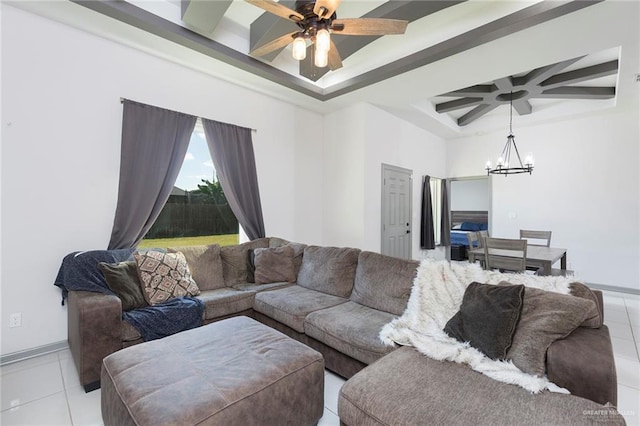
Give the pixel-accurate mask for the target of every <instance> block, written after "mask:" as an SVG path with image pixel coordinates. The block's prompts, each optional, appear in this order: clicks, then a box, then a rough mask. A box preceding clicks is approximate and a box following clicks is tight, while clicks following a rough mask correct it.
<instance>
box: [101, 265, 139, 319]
mask: <svg viewBox="0 0 640 426" xmlns="http://www.w3.org/2000/svg"><path fill="white" fill-rule="evenodd" d="M98 268H100V271H102V275H104V279H105V280H106V281H107V285H108V286H109V288H110V289H111V291H113V292H114V293H115V294H116V296H118V297H119V298H120V300H121V301H122V310H123V311H129V310H131V309H137V308H142V307H144V306H147V301H146V300H145V299H144V296H143V294H142V288H141V286H140V278H139V277H138V267H137V266H136V262H135V261H133V260H127V261H125V262H118V263H106V262H100V263H98Z"/></svg>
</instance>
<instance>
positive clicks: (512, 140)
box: [485, 92, 533, 176]
mask: <svg viewBox="0 0 640 426" xmlns="http://www.w3.org/2000/svg"><path fill="white" fill-rule="evenodd" d="M512 124H513V92H511V93H510V96H509V136H507V143H506V144H505V145H504V148H502V152H501V153H500V155H498V161H497V162H496V167H494V168H492V167H491V160H487V164H486V167H485V169H486V170H487V176H488V175H490V174H491V175H505V176H506V175H515V174H519V173H529V174H531V172H532V171H533V154H531V153H530V152H528V153H526V154H525V156H524V164H522V160H521V159H520V153H519V152H518V147H517V146H516V137H515V136H514V135H513V129H512ZM512 152H514V153H515V156H514V160H516V159H517V163H516V162H515V161H514V162H513V163H512V162H511V153H512Z"/></svg>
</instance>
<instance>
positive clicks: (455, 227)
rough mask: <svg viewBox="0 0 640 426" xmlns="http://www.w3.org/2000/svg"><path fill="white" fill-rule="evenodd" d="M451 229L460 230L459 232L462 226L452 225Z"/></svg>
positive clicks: (458, 224)
mask: <svg viewBox="0 0 640 426" xmlns="http://www.w3.org/2000/svg"><path fill="white" fill-rule="evenodd" d="M451 229H455V230H458V229H460V230H461V229H462V224H461V223H456V224H455V225H453V226H452V227H451Z"/></svg>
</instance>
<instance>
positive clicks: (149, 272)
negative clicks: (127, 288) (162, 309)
mask: <svg viewBox="0 0 640 426" xmlns="http://www.w3.org/2000/svg"><path fill="white" fill-rule="evenodd" d="M134 258H135V259H136V264H137V266H138V276H139V277H140V284H141V286H142V294H143V295H144V298H145V300H146V301H147V303H149V305H157V304H159V303H163V302H166V301H167V300H169V299H172V298H174V297H184V296H196V295H197V294H198V293H200V289H199V288H198V286H197V285H196V283H195V281H193V278H191V272H190V271H189V265H188V264H187V260H186V259H185V257H184V254H182V253H164V252H161V251H156V250H149V251H146V252H144V253H141V252H136V253H134Z"/></svg>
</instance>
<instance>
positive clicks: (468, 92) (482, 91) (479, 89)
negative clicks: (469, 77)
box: [440, 84, 497, 97]
mask: <svg viewBox="0 0 640 426" xmlns="http://www.w3.org/2000/svg"><path fill="white" fill-rule="evenodd" d="M495 90H497V87H496V86H494V85H493V84H476V85H475V86H470V87H466V88H464V89H460V90H454V91H453V92H448V93H445V94H442V95H440V96H455V97H459V96H471V97H473V96H478V95H487V94H489V93H491V92H494V91H495Z"/></svg>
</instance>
